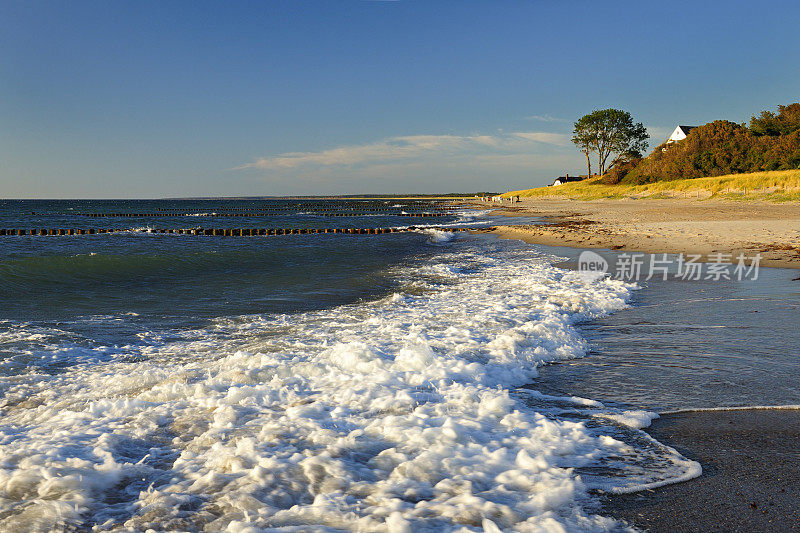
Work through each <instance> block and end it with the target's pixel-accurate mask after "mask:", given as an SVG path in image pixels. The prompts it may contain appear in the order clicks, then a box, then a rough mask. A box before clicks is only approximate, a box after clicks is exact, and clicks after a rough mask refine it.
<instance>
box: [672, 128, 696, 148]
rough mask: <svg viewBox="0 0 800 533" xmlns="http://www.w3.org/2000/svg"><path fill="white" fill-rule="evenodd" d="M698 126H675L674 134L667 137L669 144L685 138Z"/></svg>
mask: <svg viewBox="0 0 800 533" xmlns="http://www.w3.org/2000/svg"><path fill="white" fill-rule="evenodd" d="M696 127H697V126H678V127H677V128H675V131H673V132H672V135H670V136H669V139H667V144H672V143H676V142H678V141H682V140H684V139H685V138H686V136H687V135H689V132H690V131H691V130H693V129H695V128H696Z"/></svg>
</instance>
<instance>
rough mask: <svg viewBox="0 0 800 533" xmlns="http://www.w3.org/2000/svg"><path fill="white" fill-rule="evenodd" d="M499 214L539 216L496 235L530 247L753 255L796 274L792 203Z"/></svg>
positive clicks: (544, 202) (563, 207) (585, 207)
mask: <svg viewBox="0 0 800 533" xmlns="http://www.w3.org/2000/svg"><path fill="white" fill-rule="evenodd" d="M482 205H486V204H482ZM502 212H503V213H504V214H507V215H509V216H511V217H513V216H537V217H542V218H543V220H544V222H545V223H544V224H541V225H531V224H525V225H519V224H513V222H512V223H510V224H508V225H505V226H501V227H498V228H497V229H496V230H495V233H497V234H498V235H499V236H501V237H504V238H513V239H522V240H524V241H526V242H530V243H536V244H546V245H550V246H569V247H576V248H609V249H613V250H623V251H640V252H648V253H684V254H701V255H702V256H703V257H706V256H707V255H708V254H716V253H722V254H732V255H733V256H734V257H736V256H738V255H739V254H741V253H743V254H745V256H746V257H753V256H755V254H757V253H758V254H761V265H762V266H772V267H783V268H800V205H798V204H796V203H782V204H777V203H766V202H733V201H722V200H695V199H679V198H675V199H668V200H645V199H637V200H632V199H631V200H628V199H626V200H595V201H576V200H567V199H551V198H523V199H522V201H521V202H519V203H515V204H513V206H508V205H506V206H504V207H503V208H502Z"/></svg>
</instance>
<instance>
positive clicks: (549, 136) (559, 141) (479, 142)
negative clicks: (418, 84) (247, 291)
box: [236, 131, 569, 170]
mask: <svg viewBox="0 0 800 533" xmlns="http://www.w3.org/2000/svg"><path fill="white" fill-rule="evenodd" d="M542 144H544V145H552V146H566V145H568V144H569V137H568V136H567V135H563V134H560V133H549V132H537V131H527V132H514V133H501V134H496V135H477V134H476V135H407V136H401V137H390V138H388V139H383V140H381V141H377V142H373V143H367V144H359V145H349V146H339V147H336V148H329V149H327V150H320V151H316V152H287V153H283V154H278V155H274V156H269V157H262V158H259V159H257V160H256V161H254V162H252V163H248V164H244V165H241V166H238V167H236V169H239V170H240V169H248V168H256V169H261V170H287V169H295V168H299V167H306V166H316V167H352V166H356V165H365V164H382V163H386V162H391V161H408V160H426V159H430V158H443V157H448V156H480V155H491V154H496V155H502V154H529V153H531V152H532V151H533V150H534V149H535V148H536V147H537V145H542Z"/></svg>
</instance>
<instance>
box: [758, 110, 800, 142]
mask: <svg viewBox="0 0 800 533" xmlns="http://www.w3.org/2000/svg"><path fill="white" fill-rule="evenodd" d="M797 130H800V104H799V103H794V104H789V105H779V106H778V114H775V113H773V112H771V111H762V112H761V115H759V116H758V117H753V118H751V119H750V131H751V132H753V134H754V135H759V136H760V135H769V136H773V137H774V136H778V135H788V134H790V133H794V132H795V131H797Z"/></svg>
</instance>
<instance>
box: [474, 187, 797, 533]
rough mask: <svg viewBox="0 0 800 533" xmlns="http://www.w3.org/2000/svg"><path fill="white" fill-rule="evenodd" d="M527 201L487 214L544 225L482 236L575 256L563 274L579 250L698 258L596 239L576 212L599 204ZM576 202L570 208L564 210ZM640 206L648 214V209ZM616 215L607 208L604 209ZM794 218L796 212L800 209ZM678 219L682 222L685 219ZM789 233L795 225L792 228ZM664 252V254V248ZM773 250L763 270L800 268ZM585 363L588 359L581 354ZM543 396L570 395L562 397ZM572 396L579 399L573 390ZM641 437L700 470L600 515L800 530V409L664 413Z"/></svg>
mask: <svg viewBox="0 0 800 533" xmlns="http://www.w3.org/2000/svg"><path fill="white" fill-rule="evenodd" d="M649 202H652V203H655V201H649ZM526 203H535V204H536V205H525V204H522V205H520V204H516V205H515V206H513V207H510V208H509V207H508V206H504V207H503V208H498V211H495V212H496V213H497V212H499V213H501V214H503V215H505V216H508V217H509V219H510V220H512V221H513V218H514V217H523V216H540V217H542V218H543V220H544V224H543V225H542V226H536V225H515V224H509V225H502V226H499V227H497V228H496V229H493V230H491V231H490V233H492V234H495V235H496V236H497V237H498V238H508V239H519V240H523V241H525V242H528V243H531V244H540V245H546V246H554V247H557V249H558V248H560V249H561V251H564V250H565V249H570V250H574V251H570V252H568V253H566V254H565V255H567V256H569V258H568V260H567V262H566V263H563V265H561V266H564V267H565V268H576V264H575V258H576V257H577V254H578V250H585V249H589V248H592V247H594V248H608V249H612V250H615V251H625V250H630V251H632V250H636V251H646V252H648V253H681V252H683V253H699V252H697V250H698V249H700V247H698V246H697V245H692V244H693V243H691V242H688V241H686V240H684V241H683V242H679V243H678V242H669V241H665V240H664V241H658V240H656V241H654V242H653V243H652V244H651V245H650V246H644V245H642V244H641V242H640V241H636V240H634V239H630V238H628V239H627V240H626V237H629V236H627V235H623V234H619V235H613V236H610V235H605V236H604V235H603V234H601V235H599V236H594V235H593V230H592V229H591V228H592V227H593V226H599V225H601V224H600V223H596V224H593V223H588V224H587V223H585V220H586V219H588V218H590V217H591V214H590V211H591V209H592V208H593V207H594V205H580V204H595V203H601V204H602V203H605V202H579V201H578V202H569V203H566V202H565V203H560V202H559V203H556V202H551V201H550V200H538V201H537V200H534V202H530V201H529V202H526ZM683 203H684V202H681V204H683ZM687 203H689V202H687ZM690 203H691V204H702V203H701V202H690ZM575 204H578V205H577V206H575V207H574V208H572V209H570V208H569V207H570V206H573V205H575ZM657 205H658V206H659V207H660V206H661V205H663V204H662V203H661V202H659V203H658V204H657ZM706 205H707V204H706ZM642 207H643V208H645V209H646V208H650V209H652V208H653V207H654V206H653V205H652V204H651V205H646V206H642ZM615 208H616V206H615V205H614V204H612V205H611V206H607V207H606V210H608V211H611V210H613V209H615ZM694 208H695V205H689V206H688V209H687V210H689V211H690V212H689V213H688V214H691V210H692V209H694ZM793 209H797V208H796V206H793V207H792V208H791V209H788V210H786V211H788V212H791V211H792V210H793ZM598 211H602V210H598ZM632 211H637V209H632ZM764 211H765V210H762V211H758V210H754V213H753V214H752V215H751V219H754V220H759V218H758V217H759V216H762V217H763V216H764V214H765V213H764ZM766 211H769V209H768V208H767V209H766ZM776 211H777V212H781V211H783V210H782V209H779V210H776ZM797 211H798V212H800V209H797ZM620 212H624V210H620ZM736 212H737V211H735V210H730V209H729V210H727V211H726V213H728V216H731V214H732V213H736ZM669 216H670V215H669V213H663V214H661V216H660V218H661V219H662V220H664V219H667V221H668V218H669ZM680 216H682V217H684V218H685V217H687V213H686V212H684V213H683V214H682V215H680ZM615 218H616V221H615V222H616V223H617V224H619V225H622V224H624V223H625V222H624V221H623V220H622V219H623V217H622V214H620V215H617V216H616V217H615V216H614V214H613V213H611V214H607V213H604V217H603V220H604V222H603V226H601V227H604V228H607V229H610V227H611V226H613V224H614V223H615V222H612V221H613V220H614V219H615ZM653 218H657V217H655V216H652V215H651V220H652V219H653ZM695 218H698V219H700V222H701V227H704V228H708V227H709V226H708V225H705V226H703V224H702V217H695ZM762 220H763V219H762ZM795 227H800V224H798V225H796V226H795ZM698 233H700V232H698ZM604 237H605V240H604ZM756 237H757V238H759V237H760V241H761V242H762V243H763V242H765V241H766V240H767V239H765V238H764V236H763V235H762V236H756ZM726 242H730V241H726ZM592 243H593V244H594V246H593V245H592ZM665 244H666V245H668V246H667V247H665ZM669 246H671V247H669ZM678 246H685V247H684V248H681V247H678ZM701 246H702V243H701ZM706 246H708V244H707V243H706ZM764 247H766V246H764ZM720 251H722V250H721V249H720ZM777 252H781V253H783V255H780V256H779V254H778V253H775V254H774V255H770V256H769V257H770V258H769V259H767V260H762V265H764V266H769V267H783V268H795V269H797V268H800V261H797V260H796V259H795V258H794V257H793V256H792V255H790V254H788V253H787V252H789V250H780V249H779V250H777ZM728 253H730V252H728ZM589 357H592V355H591V354H589ZM543 372H545V370H544V369H543ZM561 377H562V378H563V376H561ZM548 393H550V394H570V393H571V392H569V391H568V390H567V391H564V390H561V391H548ZM576 394H578V395H579V396H580V395H581V391H577V392H576ZM591 397H594V396H591ZM642 431H645V432H646V433H648V434H649V435H650V436H652V437H653V438H654V439H656V440H658V441H659V442H661V443H662V444H664V445H667V446H670V447H672V448H674V449H676V450H677V451H678V452H679V453H681V454H682V455H683V456H684V457H686V458H688V459H691V460H694V461H697V462H699V463H700V464H701V466H702V468H703V472H702V474H701V475H700V476H699V477H697V478H693V479H691V480H687V481H682V482H678V483H673V484H669V485H665V486H663V487H659V488H656V489H647V490H643V491H639V492H634V493H629V494H608V493H607V494H602V495H601V496H600V510H599V512H600V514H603V515H606V516H610V517H613V518H615V519H617V520H620V521H623V522H624V523H625V524H628V525H630V526H632V527H634V528H637V529H641V530H646V531H653V532H672V531H697V532H705V531H742V532H744V531H754V530H758V531H787V530H797V529H800V513H798V511H797V508H796V505H795V503H796V501H797V499H798V495H799V493H798V489H797V487H799V486H800V483H798V481H800V468H798V467H797V464H798V463H797V458H798V456H797V453H796V452H794V453H793V452H792V450H797V449H798V448H800V446H798V444H799V443H800V409H798V408H797V406H774V407H754V406H751V407H730V408H720V409H693V410H689V409H687V410H679V411H663V412H661V413H660V417H659V418H657V419H656V420H654V421H653V422H652V424H651V425H650V426H649V427H647V428H644V429H643V430H642Z"/></svg>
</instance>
